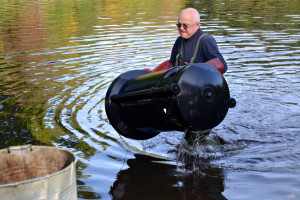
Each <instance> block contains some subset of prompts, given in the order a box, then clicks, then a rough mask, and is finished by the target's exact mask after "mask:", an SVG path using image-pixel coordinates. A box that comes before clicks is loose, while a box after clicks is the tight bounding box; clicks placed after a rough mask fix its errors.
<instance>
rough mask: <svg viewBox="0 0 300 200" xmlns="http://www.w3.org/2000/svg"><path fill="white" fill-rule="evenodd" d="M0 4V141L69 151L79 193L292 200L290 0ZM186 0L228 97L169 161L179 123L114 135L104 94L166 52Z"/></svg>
mask: <svg viewBox="0 0 300 200" xmlns="http://www.w3.org/2000/svg"><path fill="white" fill-rule="evenodd" d="M0 3H1V7H0V80H1V82H0V84H1V86H0V136H1V141H0V147H1V148H4V147H8V146H10V145H20V144H27V143H31V144H43V145H54V146H59V147H64V148H68V149H70V150H71V151H73V152H74V153H75V154H76V155H77V157H78V160H79V162H78V168H77V177H78V179H77V180H78V195H79V199H172V200H173V199H187V200H190V199H218V200H219V199H237V200H242V199H245V200H246V199H247V200H250V199H264V200H266V199H272V200H284V199H300V178H299V177H300V162H299V159H300V136H299V134H300V68H299V66H300V1H299V0H277V1H275V0H247V1H246V0H239V1H237V0H201V1H177V0H176V1H170V0H163V1H158V0H153V1H145V0H142V1H129V0H123V1H113V0H111V1H96V0H64V1H58V0H53V1H44V0H41V1H36V0H27V1H26V0H12V1H8V0H0ZM186 7H195V8H197V9H198V10H199V11H200V13H201V27H202V28H203V30H204V31H206V32H208V33H209V34H212V35H213V36H214V37H215V39H216V40H217V42H218V45H219V49H220V51H221V52H222V54H223V56H224V57H225V59H226V60H227V63H228V67H229V70H228V72H227V73H226V74H225V78H226V80H227V82H228V85H229V88H230V91H231V96H232V97H234V98H235V99H236V100H237V106H236V107H235V108H234V109H230V111H229V113H228V114H227V116H226V118H225V120H224V121H223V122H222V123H221V124H220V125H219V126H217V127H216V128H214V129H213V132H212V133H211V134H210V136H209V138H208V139H207V141H206V143H205V144H199V145H196V146H194V147H189V146H185V147H183V148H181V153H183V154H182V155H183V156H181V159H180V160H179V161H178V167H177V165H176V162H177V154H178V150H179V145H180V143H181V138H182V135H183V133H181V132H166V133H161V134H159V135H158V136H157V137H155V138H153V139H150V140H146V141H134V140H129V139H126V138H124V137H120V136H119V135H118V134H117V133H116V131H115V130H114V129H113V128H112V127H111V125H110V124H109V123H108V119H107V116H106V113H105V109H104V97H105V93H106V90H107V88H108V86H109V84H110V83H111V82H112V81H113V80H114V78H116V77H117V76H118V75H120V74H121V73H123V72H126V71H128V70H133V69H143V68H146V67H147V68H152V67H154V66H156V65H157V64H159V63H161V62H162V61H164V60H166V59H168V58H169V56H170V51H171V48H172V45H173V43H174V41H175V39H176V38H177V36H178V33H177V30H176V26H175V23H176V21H177V15H178V13H179V12H180V10H181V9H183V8H186ZM216 136H220V137H222V138H224V139H225V140H226V141H227V144H225V145H218V144H215V142H214V141H215V140H214V137H216Z"/></svg>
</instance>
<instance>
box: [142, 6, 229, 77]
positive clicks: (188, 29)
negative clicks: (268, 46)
mask: <svg viewBox="0 0 300 200" xmlns="http://www.w3.org/2000/svg"><path fill="white" fill-rule="evenodd" d="M176 25H177V27H178V32H179V34H180V36H179V37H178V38H177V40H176V41H175V44H174V46H173V49H172V53H171V58H170V60H167V61H165V62H163V63H161V64H160V65H159V66H157V67H156V68H155V69H154V70H150V69H144V70H146V71H148V72H158V71H162V70H167V69H170V68H171V67H173V66H182V65H188V64H193V63H207V64H210V65H212V66H213V67H215V68H217V69H218V70H219V71H220V72H221V73H222V74H224V73H225V72H226V71H227V64H226V62H225V60H224V58H223V56H222V54H221V53H220V51H219V49H218V46H217V43H216V40H215V39H214V38H213V37H212V36H211V35H208V34H206V33H204V32H203V31H202V30H201V29H200V14H199V12H198V11H197V10H196V9H194V8H187V9H184V10H183V11H181V13H180V15H179V17H178V23H177V24H176Z"/></svg>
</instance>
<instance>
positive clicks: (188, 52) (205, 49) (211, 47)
mask: <svg viewBox="0 0 300 200" xmlns="http://www.w3.org/2000/svg"><path fill="white" fill-rule="evenodd" d="M203 33H204V32H203V31H202V30H201V29H200V28H199V29H198V30H197V31H196V33H195V34H194V35H193V36H192V37H190V38H189V39H184V42H183V55H182V60H183V62H190V60H191V58H192V57H193V55H194V51H195V48H196V45H197V41H198V39H199V37H200V36H201V35H202V34H203ZM182 39H183V38H182V37H181V36H179V37H178V38H177V40H176V41H175V44H174V46H173V49H172V53H171V58H170V60H171V62H172V64H173V66H174V65H175V63H176V56H177V55H178V54H180V49H181V41H182ZM214 58H219V59H220V60H221V62H222V63H223V64H224V72H226V71H227V64H226V62H225V60H224V58H223V56H222V54H221V53H220V51H219V49H218V45H217V43H216V40H215V39H214V38H213V37H212V36H211V35H208V34H207V35H204V36H203V37H202V38H201V41H200V45H199V48H198V52H197V56H196V59H195V61H194V63H205V62H207V61H209V60H211V59H214Z"/></svg>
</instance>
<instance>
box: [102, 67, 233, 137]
mask: <svg viewBox="0 0 300 200" xmlns="http://www.w3.org/2000/svg"><path fill="white" fill-rule="evenodd" d="M234 106H235V100H234V99H232V98H230V94H229V89H228V85H227V83H226V80H225V79H224V77H223V75H222V74H221V73H220V72H219V71H218V70H217V69H215V68H214V67H212V66H211V65H208V64H205V63H196V64H192V65H184V66H180V67H173V68H171V69H169V70H166V71H161V72H156V73H149V72H147V71H144V70H133V71H128V72H126V73H124V74H121V75H120V76H118V77H117V78H116V79H115V80H114V81H113V82H112V84H111V85H110V87H109V88H108V91H107V93H106V97H105V110H106V113H107V116H108V119H109V121H110V123H111V125H112V126H113V127H114V128H115V129H116V131H117V132H118V133H120V134H121V135H123V136H125V137H127V138H132V139H137V140H142V139H148V138H151V137H154V136H156V135H157V134H159V133H160V132H162V131H174V130H177V131H184V130H186V129H189V130H199V131H204V130H207V129H212V128H213V127H215V126H217V125H218V124H220V123H221V122H222V121H223V119H224V118H225V116H226V114H227V111H228V109H229V108H231V107H234Z"/></svg>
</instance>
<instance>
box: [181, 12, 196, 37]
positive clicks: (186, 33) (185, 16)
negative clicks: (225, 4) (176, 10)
mask: <svg viewBox="0 0 300 200" xmlns="http://www.w3.org/2000/svg"><path fill="white" fill-rule="evenodd" d="M177 26H178V32H179V34H180V36H181V37H183V38H184V39H188V38H190V37H192V36H193V35H194V34H195V33H196V31H197V30H198V29H199V27H200V15H199V12H198V11H197V10H196V9H194V8H187V9H184V10H183V11H181V13H180V15H179V17H178V23H177Z"/></svg>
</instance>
